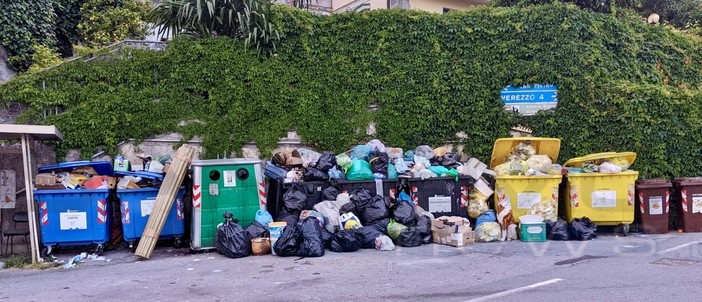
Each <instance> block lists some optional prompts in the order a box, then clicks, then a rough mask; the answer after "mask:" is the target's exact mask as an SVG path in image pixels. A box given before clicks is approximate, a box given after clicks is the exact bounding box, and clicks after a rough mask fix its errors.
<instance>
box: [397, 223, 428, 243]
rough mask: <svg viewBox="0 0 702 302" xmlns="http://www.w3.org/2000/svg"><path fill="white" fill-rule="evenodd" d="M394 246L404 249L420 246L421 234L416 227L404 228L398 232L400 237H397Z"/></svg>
mask: <svg viewBox="0 0 702 302" xmlns="http://www.w3.org/2000/svg"><path fill="white" fill-rule="evenodd" d="M395 244H397V245H399V246H404V247H415V246H420V245H422V234H420V233H419V230H418V229H417V228H416V227H411V228H406V229H404V230H402V232H400V237H397V239H396V240H395Z"/></svg>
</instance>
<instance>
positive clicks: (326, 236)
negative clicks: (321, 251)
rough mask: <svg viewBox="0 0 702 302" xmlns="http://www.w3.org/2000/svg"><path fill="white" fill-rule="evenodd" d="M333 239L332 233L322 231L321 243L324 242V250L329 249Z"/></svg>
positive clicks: (325, 230)
mask: <svg viewBox="0 0 702 302" xmlns="http://www.w3.org/2000/svg"><path fill="white" fill-rule="evenodd" d="M332 237H334V234H333V233H332V232H329V231H327V229H324V228H323V229H322V241H324V248H327V249H328V248H331V240H332Z"/></svg>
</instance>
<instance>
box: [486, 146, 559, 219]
mask: <svg viewBox="0 0 702 302" xmlns="http://www.w3.org/2000/svg"><path fill="white" fill-rule="evenodd" d="M521 143H528V144H529V145H531V146H532V147H534V149H535V150H536V154H539V155H546V156H548V157H549V158H550V159H551V160H552V161H553V163H555V162H556V160H558V153H559V152H560V148H561V140H559V139H557V138H543V137H518V138H501V139H498V140H497V141H495V146H494V148H493V150H492V159H491V160H490V168H491V169H494V168H495V167H496V166H498V165H500V164H502V163H504V162H505V159H506V158H507V156H508V155H509V154H510V153H511V152H512V150H513V148H515V147H517V146H518V145H519V144H521ZM562 180H563V176H562V175H534V176H525V175H504V176H497V177H496V178H495V197H494V198H495V211H496V212H498V213H499V210H500V208H499V207H500V203H506V204H510V205H511V207H512V215H513V217H514V221H515V222H517V223H519V216H522V215H526V214H527V212H528V211H529V210H530V209H532V206H534V205H535V204H538V203H540V202H543V201H550V202H551V205H552V208H553V209H552V210H553V211H554V212H555V213H558V186H559V185H560V184H561V181H562Z"/></svg>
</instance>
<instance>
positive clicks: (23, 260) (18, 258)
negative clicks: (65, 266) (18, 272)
mask: <svg viewBox="0 0 702 302" xmlns="http://www.w3.org/2000/svg"><path fill="white" fill-rule="evenodd" d="M47 261H48V262H37V263H32V259H31V258H29V256H27V255H12V256H10V257H8V258H5V259H4V260H3V262H5V268H6V269H10V268H16V269H40V270H45V269H49V268H54V267H58V266H61V263H56V262H53V261H52V260H47Z"/></svg>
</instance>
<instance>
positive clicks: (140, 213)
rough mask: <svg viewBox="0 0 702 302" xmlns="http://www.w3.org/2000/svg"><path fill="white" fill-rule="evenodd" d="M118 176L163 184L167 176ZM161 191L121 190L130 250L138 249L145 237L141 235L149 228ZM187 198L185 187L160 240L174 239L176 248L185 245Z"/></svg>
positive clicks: (121, 206) (124, 224)
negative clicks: (182, 242)
mask: <svg viewBox="0 0 702 302" xmlns="http://www.w3.org/2000/svg"><path fill="white" fill-rule="evenodd" d="M115 174H116V175H118V176H133V177H141V178H146V179H151V180H155V181H156V182H158V183H159V184H160V182H161V181H163V175H162V174H159V173H153V172H146V171H137V172H125V171H115ZM158 191H159V188H156V187H154V188H140V189H119V188H118V189H117V196H118V197H119V199H120V211H121V213H122V231H123V234H124V240H125V241H126V242H128V243H129V246H130V248H132V249H134V247H135V245H134V242H135V241H137V240H139V238H141V234H142V233H143V232H144V228H146V223H147V222H148V221H149V217H150V216H151V209H153V206H154V202H155V201H156V196H158ZM183 195H185V187H182V188H180V190H179V191H178V194H177V195H176V198H175V200H173V206H172V207H171V211H170V212H169V213H168V218H166V223H165V224H164V225H163V229H162V230H161V235H160V236H159V239H161V240H163V239H174V245H175V246H176V247H180V246H181V238H182V237H183V234H185V220H184V217H185V216H184V214H183V206H184V204H183Z"/></svg>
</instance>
